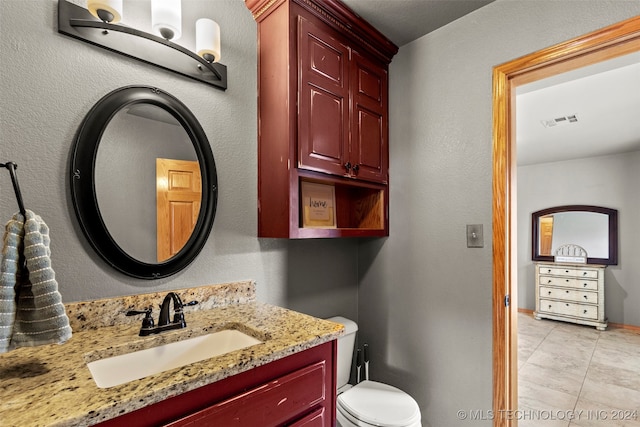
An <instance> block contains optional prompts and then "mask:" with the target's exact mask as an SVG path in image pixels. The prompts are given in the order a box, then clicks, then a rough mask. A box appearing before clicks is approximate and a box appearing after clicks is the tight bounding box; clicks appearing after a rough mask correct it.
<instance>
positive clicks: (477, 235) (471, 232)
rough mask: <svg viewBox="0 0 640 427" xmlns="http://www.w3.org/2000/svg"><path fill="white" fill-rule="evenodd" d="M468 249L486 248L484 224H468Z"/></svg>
mask: <svg viewBox="0 0 640 427" xmlns="http://www.w3.org/2000/svg"><path fill="white" fill-rule="evenodd" d="M467 247H468V248H484V236H483V233H482V224H467Z"/></svg>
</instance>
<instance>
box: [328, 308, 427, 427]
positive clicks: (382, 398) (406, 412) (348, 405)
mask: <svg viewBox="0 0 640 427" xmlns="http://www.w3.org/2000/svg"><path fill="white" fill-rule="evenodd" d="M328 320H330V321H332V322H336V323H340V324H342V325H344V328H345V334H344V335H343V336H342V337H340V338H339V339H338V362H337V364H338V384H337V385H338V399H337V402H336V409H337V410H336V415H337V420H338V426H337V427H421V426H422V424H421V423H420V408H419V407H418V404H417V403H416V401H415V400H414V399H413V398H412V397H411V396H409V395H408V394H406V393H405V392H403V391H402V390H400V389H398V388H395V387H392V386H390V385H387V384H383V383H379V382H375V381H368V380H365V381H361V382H360V383H359V384H357V385H351V384H349V376H350V374H351V361H352V360H351V359H352V356H353V348H354V346H355V341H356V332H357V331H358V325H356V323H355V322H354V321H352V320H349V319H346V318H344V317H332V318H330V319H328Z"/></svg>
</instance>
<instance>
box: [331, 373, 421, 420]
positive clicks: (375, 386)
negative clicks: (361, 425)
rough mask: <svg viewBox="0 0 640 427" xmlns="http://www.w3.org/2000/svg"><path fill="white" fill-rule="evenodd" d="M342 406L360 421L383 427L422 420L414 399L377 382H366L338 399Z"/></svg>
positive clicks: (339, 404)
mask: <svg viewBox="0 0 640 427" xmlns="http://www.w3.org/2000/svg"><path fill="white" fill-rule="evenodd" d="M338 406H340V407H341V408H342V409H344V410H345V411H347V412H348V413H349V414H351V415H352V416H353V417H355V418H357V419H358V420H361V421H364V422H365V423H368V424H371V425H374V426H379V427H404V426H408V425H411V424H412V423H415V422H417V421H418V420H419V419H420V409H419V408H418V404H417V403H416V401H415V400H413V398H412V397H411V396H409V395H408V394H406V393H405V392H403V391H402V390H400V389H397V388H395V387H392V386H390V385H388V384H382V383H378V382H375V381H362V382H361V383H359V384H358V385H356V386H354V387H352V388H350V389H349V390H347V391H345V392H344V393H342V394H340V395H338Z"/></svg>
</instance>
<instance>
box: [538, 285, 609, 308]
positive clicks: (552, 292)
mask: <svg viewBox="0 0 640 427" xmlns="http://www.w3.org/2000/svg"><path fill="white" fill-rule="evenodd" d="M539 292H540V297H542V298H552V299H561V300H566V301H573V302H581V303H590V304H597V303H598V293H597V292H583V291H579V290H573V289H560V288H550V287H547V286H540V291H539Z"/></svg>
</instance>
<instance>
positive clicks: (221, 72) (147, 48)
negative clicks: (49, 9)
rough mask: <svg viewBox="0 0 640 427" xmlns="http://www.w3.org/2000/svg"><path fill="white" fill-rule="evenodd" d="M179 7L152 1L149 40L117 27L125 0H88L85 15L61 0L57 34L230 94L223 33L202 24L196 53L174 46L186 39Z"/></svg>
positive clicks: (175, 0) (174, 0) (175, 2)
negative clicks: (222, 47)
mask: <svg viewBox="0 0 640 427" xmlns="http://www.w3.org/2000/svg"><path fill="white" fill-rule="evenodd" d="M180 3H181V1H180V0H152V1H151V21H152V24H151V25H152V31H153V32H154V33H155V34H151V33H147V32H144V31H140V30H138V29H135V28H132V27H128V26H126V25H118V24H117V23H118V22H120V20H121V19H122V0H87V8H86V9H85V8H83V7H81V6H78V5H75V4H73V3H71V2H69V1H67V0H58V32H60V33H62V34H66V35H68V36H71V37H74V38H77V39H79V40H82V41H85V42H87V43H91V44H94V45H96V46H100V47H103V48H105V49H108V50H111V51H114V52H118V53H121V54H123V55H126V56H129V57H132V58H136V59H139V60H141V61H144V62H147V63H149V64H152V65H156V66H158V67H161V68H164V69H167V70H170V71H173V72H175V73H178V74H182V75H184V76H187V77H191V78H193V79H196V80H199V81H202V82H205V83H208V84H210V85H213V86H215V87H217V88H218V89H222V90H226V89H227V67H226V66H225V65H223V64H220V63H219V62H218V61H220V56H221V55H220V27H219V26H218V24H217V23H216V22H215V21H212V20H211V19H205V18H202V19H198V21H197V22H196V52H192V51H190V50H189V49H187V48H185V47H183V46H181V45H179V44H176V43H174V41H175V40H177V39H178V38H179V37H180V36H181V34H182V23H181V20H182V18H181V15H182V11H181V4H180ZM96 18H97V19H96Z"/></svg>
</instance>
